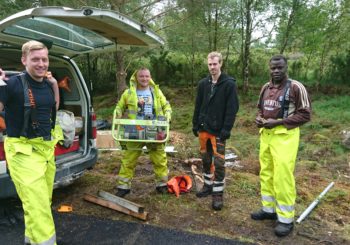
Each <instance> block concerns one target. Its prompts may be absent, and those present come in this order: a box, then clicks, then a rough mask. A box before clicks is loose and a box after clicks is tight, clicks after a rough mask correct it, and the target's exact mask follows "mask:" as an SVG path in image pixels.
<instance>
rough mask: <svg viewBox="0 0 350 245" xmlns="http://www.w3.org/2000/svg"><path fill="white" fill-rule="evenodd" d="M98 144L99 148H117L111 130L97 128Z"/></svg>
mask: <svg viewBox="0 0 350 245" xmlns="http://www.w3.org/2000/svg"><path fill="white" fill-rule="evenodd" d="M96 145H97V148H99V149H111V148H117V144H116V142H115V140H114V139H113V136H112V131H111V130H97V139H96Z"/></svg>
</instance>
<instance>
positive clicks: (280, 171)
mask: <svg viewBox="0 0 350 245" xmlns="http://www.w3.org/2000/svg"><path fill="white" fill-rule="evenodd" d="M299 137H300V131H299V128H294V129H291V130H287V128H286V127H284V126H277V127H275V128H273V129H266V128H262V129H261V130H260V153H259V159H260V168H261V169H260V185H261V198H262V206H263V208H262V209H263V211H265V212H268V213H275V212H276V213H277V217H278V220H279V221H280V222H282V223H287V224H288V223H292V222H293V220H294V210H295V208H294V205H295V199H296V190H295V179H294V168H295V161H296V157H297V153H298V146H299Z"/></svg>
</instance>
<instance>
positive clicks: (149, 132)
mask: <svg viewBox="0 0 350 245" xmlns="http://www.w3.org/2000/svg"><path fill="white" fill-rule="evenodd" d="M144 118H145V119H119V118H116V115H115V114H114V115H113V123H112V136H113V138H114V139H115V140H116V141H117V142H119V144H120V146H121V147H122V149H123V150H125V149H126V143H127V142H138V143H166V142H167V141H168V139H169V122H168V121H167V120H166V118H165V117H164V116H158V117H157V118H154V117H153V116H151V115H145V117H144ZM170 149H171V150H170V151H171V152H174V150H173V147H172V148H170ZM132 150H144V147H142V148H139V149H132ZM166 151H167V150H166ZM168 152H169V147H168Z"/></svg>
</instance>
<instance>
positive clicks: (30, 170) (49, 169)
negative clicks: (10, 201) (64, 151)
mask: <svg viewBox="0 0 350 245" xmlns="http://www.w3.org/2000/svg"><path fill="white" fill-rule="evenodd" d="M55 143H56V141H43V140H42V138H36V139H26V138H23V137H21V138H11V137H8V138H6V139H5V152H6V159H7V163H8V167H9V170H10V173H11V178H12V181H13V183H14V184H15V187H16V190H17V193H18V196H19V198H20V199H21V201H22V205H23V210H24V221H25V242H27V243H30V244H45V245H46V244H47V245H51V244H56V233H55V225H54V221H53V217H52V212H51V201H52V191H53V183H54V178H55V171H56V165H55V159H54V145H55Z"/></svg>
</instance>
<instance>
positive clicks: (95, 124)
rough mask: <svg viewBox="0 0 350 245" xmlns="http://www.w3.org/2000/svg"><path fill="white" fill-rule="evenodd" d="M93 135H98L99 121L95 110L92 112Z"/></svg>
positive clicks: (94, 137) (93, 136) (94, 136)
mask: <svg viewBox="0 0 350 245" xmlns="http://www.w3.org/2000/svg"><path fill="white" fill-rule="evenodd" d="M91 130H92V132H91V136H92V138H93V139H96V137H97V122H96V114H95V112H91Z"/></svg>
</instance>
